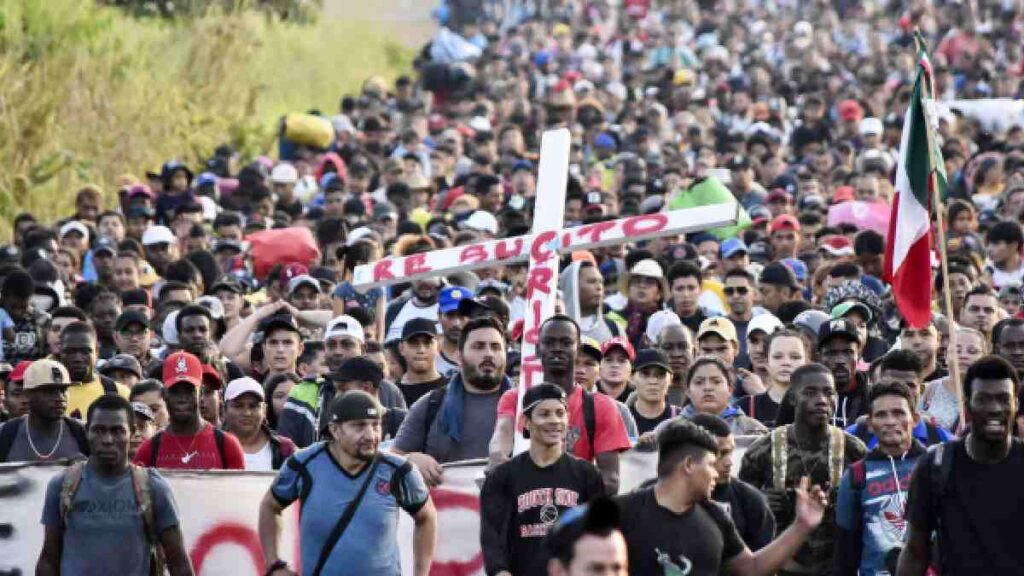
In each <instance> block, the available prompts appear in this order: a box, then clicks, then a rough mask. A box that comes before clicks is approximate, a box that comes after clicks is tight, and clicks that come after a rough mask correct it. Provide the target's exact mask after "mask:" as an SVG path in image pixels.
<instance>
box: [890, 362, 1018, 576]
mask: <svg viewBox="0 0 1024 576" xmlns="http://www.w3.org/2000/svg"><path fill="white" fill-rule="evenodd" d="M963 382H964V398H965V399H966V410H967V412H968V415H969V416H970V421H971V431H970V432H969V433H968V434H967V436H966V437H965V438H964V439H963V440H956V441H953V442H950V443H948V444H940V445H939V446H936V447H933V448H932V449H931V450H930V451H929V453H928V454H927V455H925V456H922V457H921V459H920V460H918V462H917V466H916V467H915V468H914V474H913V476H912V477H911V480H910V499H909V504H908V506H907V520H908V523H909V533H908V536H907V545H906V547H905V548H904V549H903V552H902V554H901V555H900V558H899V569H898V571H897V574H898V575H899V576H920V575H923V574H925V572H926V571H927V570H928V565H929V559H930V557H929V550H930V542H931V536H932V533H933V532H937V533H938V549H939V552H940V554H939V556H940V560H939V566H938V568H939V571H940V572H941V573H942V574H943V576H962V575H964V574H972V575H973V574H978V575H980V574H1021V573H1022V571H1024V568H1022V567H1024V548H1022V547H1021V546H1020V545H1019V543H1018V542H1019V539H1018V538H1016V537H1014V535H1015V534H1017V533H1018V532H1019V526H1020V518H1021V515H1022V513H1024V495H1022V493H1021V491H1020V478H1022V477H1024V443H1022V442H1021V441H1020V440H1017V439H1014V438H1013V428H1014V419H1015V418H1016V415H1017V389H1018V385H1019V380H1018V377H1017V372H1016V370H1015V369H1014V367H1013V365H1012V364H1010V363H1009V362H1007V361H1006V360H1004V359H1003V358H1001V357H999V356H986V357H984V358H981V359H979V360H978V361H976V362H975V363H974V364H972V365H971V366H970V368H968V369H967V374H965V375H964V379H963Z"/></svg>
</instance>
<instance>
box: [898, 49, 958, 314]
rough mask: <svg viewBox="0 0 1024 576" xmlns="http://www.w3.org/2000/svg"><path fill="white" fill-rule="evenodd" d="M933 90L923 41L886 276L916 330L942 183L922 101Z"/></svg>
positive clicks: (924, 304)
mask: <svg viewBox="0 0 1024 576" xmlns="http://www.w3.org/2000/svg"><path fill="white" fill-rule="evenodd" d="M933 94H934V88H933V86H932V68H931V63H930V61H929V59H928V53H927V52H926V51H925V50H924V48H923V44H919V48H918V66H917V78H916V79H915V80H914V91H913V95H912V96H911V98H910V106H909V107H908V108H907V113H906V117H905V118H904V120H903V134H902V137H901V141H900V158H899V164H898V166H897V168H896V197H895V198H894V199H893V203H892V216H891V218H890V219H889V236H888V242H887V243H886V257H885V280H886V281H887V282H889V283H890V284H891V285H892V293H893V296H894V298H895V300H896V305H897V306H898V307H899V310H900V313H901V314H902V315H903V318H904V320H906V321H907V323H908V324H910V325H911V326H913V327H915V328H922V327H924V326H926V325H927V324H928V322H929V321H930V320H931V309H932V270H931V262H932V259H931V238H932V234H931V221H932V220H931V215H932V212H933V210H934V206H933V202H932V200H933V198H934V194H933V192H934V187H935V186H938V187H939V193H940V196H942V195H944V193H945V186H946V174H945V170H944V165H943V162H942V155H941V154H940V153H939V151H938V149H937V148H936V147H935V145H934V141H935V138H934V133H933V130H934V128H933V127H932V125H931V123H930V122H929V115H928V113H927V109H926V103H925V98H931V96H932V95H933ZM933 174H934V175H935V178H933V177H932V176H933Z"/></svg>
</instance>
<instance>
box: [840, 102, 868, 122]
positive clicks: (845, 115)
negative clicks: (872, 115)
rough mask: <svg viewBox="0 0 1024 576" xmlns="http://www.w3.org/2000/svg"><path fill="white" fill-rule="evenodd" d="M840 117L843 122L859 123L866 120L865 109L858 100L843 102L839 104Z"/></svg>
mask: <svg viewBox="0 0 1024 576" xmlns="http://www.w3.org/2000/svg"><path fill="white" fill-rule="evenodd" d="M839 117H840V118H841V119H843V120H850V121H853V120H856V121H858V122H859V121H860V120H861V119H863V118H864V109H863V108H861V107H860V103H859V102H857V101H856V100H843V101H842V102H840V103H839Z"/></svg>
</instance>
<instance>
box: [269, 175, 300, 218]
mask: <svg viewBox="0 0 1024 576" xmlns="http://www.w3.org/2000/svg"><path fill="white" fill-rule="evenodd" d="M298 181H299V171H298V170H296V169H295V166H293V165H291V164H289V163H288V162H281V163H280V164H278V165H277V166H274V169H273V170H271V171H270V183H271V185H272V186H273V187H274V195H275V196H276V197H277V202H276V203H275V204H274V210H276V211H280V212H284V213H286V214H288V215H289V216H291V217H292V218H295V217H296V216H298V215H300V214H302V202H300V201H299V199H298V198H296V197H295V183H296V182H298Z"/></svg>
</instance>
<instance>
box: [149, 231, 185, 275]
mask: <svg viewBox="0 0 1024 576" xmlns="http://www.w3.org/2000/svg"><path fill="white" fill-rule="evenodd" d="M142 245H143V246H145V248H146V260H147V261H149V263H150V264H151V265H152V266H153V270H154V271H155V272H156V273H157V274H159V275H160V276H163V275H164V272H165V271H166V270H167V265H168V264H170V263H171V262H174V261H175V260H177V259H178V255H179V253H178V238H177V236H175V235H174V232H171V229H170V228H168V227H166V226H150V227H149V228H147V229H146V231H145V232H143V234H142Z"/></svg>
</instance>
